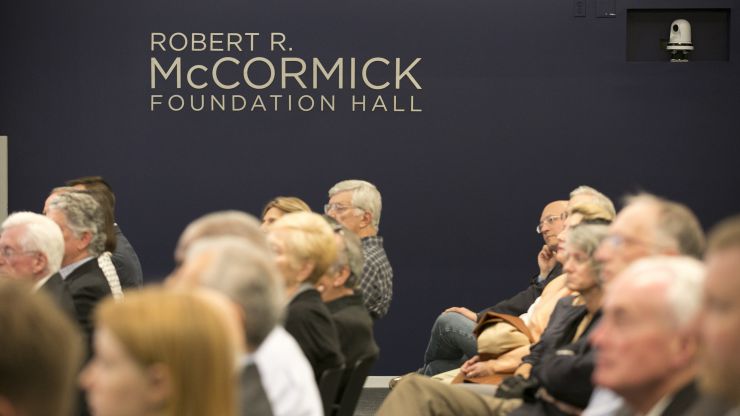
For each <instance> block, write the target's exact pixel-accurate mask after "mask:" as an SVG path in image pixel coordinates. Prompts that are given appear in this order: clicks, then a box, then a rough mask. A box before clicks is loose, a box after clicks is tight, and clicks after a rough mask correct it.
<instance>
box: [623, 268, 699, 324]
mask: <svg viewBox="0 0 740 416" xmlns="http://www.w3.org/2000/svg"><path fill="white" fill-rule="evenodd" d="M704 275H705V269H704V265H703V264H702V262H700V261H699V260H696V259H695V258H692V257H688V256H653V257H646V258H644V259H640V260H637V261H635V262H634V263H632V264H631V265H630V266H629V267H627V269H626V270H625V271H624V272H622V273H621V277H620V279H625V280H628V281H630V282H633V283H637V284H638V285H651V284H658V285H664V287H665V302H666V306H667V307H668V309H669V314H670V315H671V317H672V318H673V324H675V325H676V326H677V327H678V328H685V327H687V326H689V325H690V324H692V323H693V322H694V320H695V318H696V317H697V316H698V314H699V311H700V309H701V303H702V296H703V286H704Z"/></svg>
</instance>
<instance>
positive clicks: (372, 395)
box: [355, 387, 390, 416]
mask: <svg viewBox="0 0 740 416" xmlns="http://www.w3.org/2000/svg"><path fill="white" fill-rule="evenodd" d="M389 392H390V390H388V388H387V387H382V388H380V387H379V388H367V387H366V388H364V389H362V395H360V401H359V402H358V403H357V407H356V408H355V416H372V415H374V414H375V413H376V412H377V411H378V408H380V405H381V404H382V403H383V400H385V396H387V395H388V393H389Z"/></svg>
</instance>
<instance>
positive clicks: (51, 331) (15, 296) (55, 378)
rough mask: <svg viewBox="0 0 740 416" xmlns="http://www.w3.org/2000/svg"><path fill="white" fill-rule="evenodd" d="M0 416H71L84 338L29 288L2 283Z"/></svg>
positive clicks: (49, 302) (0, 288)
mask: <svg viewBox="0 0 740 416" xmlns="http://www.w3.org/2000/svg"><path fill="white" fill-rule="evenodd" d="M0 333H1V334H2V337H3V340H2V348H0V414H1V415H3V416H6V415H7V416H14V415H18V416H70V415H72V414H73V413H72V411H73V405H74V399H75V394H74V393H75V382H74V381H75V377H76V375H77V372H78V371H79V368H80V364H81V362H82V356H83V347H82V337H81V336H80V333H79V330H78V329H77V327H76V326H75V325H74V324H73V323H72V321H71V320H70V319H69V318H67V317H66V316H64V314H60V313H59V310H58V309H57V308H56V306H55V305H54V304H53V302H52V301H51V300H49V299H48V298H47V297H46V296H43V295H42V296H39V295H35V294H32V293H31V291H30V290H29V287H28V286H27V284H23V283H22V282H13V281H6V280H3V279H0Z"/></svg>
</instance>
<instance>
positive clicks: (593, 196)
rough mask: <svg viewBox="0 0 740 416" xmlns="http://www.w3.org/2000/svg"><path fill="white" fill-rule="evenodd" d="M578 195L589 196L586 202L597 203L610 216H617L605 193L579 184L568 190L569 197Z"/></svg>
mask: <svg viewBox="0 0 740 416" xmlns="http://www.w3.org/2000/svg"><path fill="white" fill-rule="evenodd" d="M579 195H585V196H589V197H590V198H589V200H588V202H590V203H592V204H595V205H598V206H599V207H601V208H602V209H604V210H605V211H606V212H607V213H609V214H610V215H611V217H612V218H614V217H616V216H617V210H616V209H615V208H614V203H613V202H612V200H611V199H609V197H607V196H606V195H604V194H602V193H601V192H599V191H597V190H596V189H594V188H592V187H590V186H586V185H581V186H579V187H577V188H576V189H574V190H572V191H571V192H570V197H571V198H573V197H576V196H579Z"/></svg>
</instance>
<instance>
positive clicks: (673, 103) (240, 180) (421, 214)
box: [0, 0, 740, 374]
mask: <svg viewBox="0 0 740 416" xmlns="http://www.w3.org/2000/svg"><path fill="white" fill-rule="evenodd" d="M617 3H618V4H617V9H616V17H614V18H596V17H595V13H596V10H595V4H596V2H595V1H594V0H587V17H585V18H576V17H573V11H574V8H573V2H572V1H568V0H565V1H550V0H503V1H489V0H468V1H459V0H401V1H399V0H372V1H358V0H353V1H346V2H338V1H329V0H309V1H307V0H283V1H267V0H261V1H236V0H212V1H202V0H201V1H199V0H178V1H175V0H162V1H157V2H152V1H141V0H139V1H126V2H122V1H119V2H103V1H83V0H70V1H65V2H58V1H46V0H42V1H40V2H19V1H14V2H3V3H2V5H0V134H3V135H8V136H9V138H10V143H9V147H10V161H9V164H10V165H9V170H10V197H9V205H10V208H11V210H24V209H30V210H37V211H39V210H40V209H41V207H42V203H43V200H44V198H45V196H46V194H47V192H48V190H49V189H50V188H51V187H53V186H56V185H60V184H61V183H62V182H63V181H64V180H65V179H68V178H72V177H76V176H81V175H89V174H102V175H104V176H105V177H106V178H108V179H109V180H110V181H111V182H112V184H113V185H114V187H115V190H116V193H117V196H118V198H119V204H118V221H119V223H120V224H121V227H122V228H123V230H124V232H125V233H126V234H127V236H128V237H129V239H130V240H131V242H132V243H133V244H134V245H135V247H136V249H137V251H138V252H139V255H140V257H141V260H142V263H143V266H144V270H145V273H146V275H147V279H148V280H149V281H156V280H158V279H161V278H162V276H164V275H166V274H167V272H168V271H169V270H170V269H171V267H172V260H171V257H172V251H173V248H174V245H175V242H176V239H177V237H178V235H179V233H180V231H181V230H182V229H183V227H184V226H185V225H186V224H187V223H188V222H189V221H191V220H192V219H194V218H195V217H197V216H199V215H201V214H203V213H206V212H209V211H213V210H218V209H226V208H236V209H242V210H245V211H248V212H251V213H254V214H258V213H259V211H260V210H261V207H262V205H263V204H264V203H265V202H266V201H267V200H268V199H270V198H271V197H273V196H275V195H296V196H300V197H301V198H304V199H305V200H306V201H308V202H309V203H310V205H311V206H312V207H313V208H314V209H315V210H320V208H321V206H322V205H323V203H324V202H325V199H326V198H325V194H326V191H327V190H328V188H329V187H330V186H331V185H332V184H333V183H335V182H336V181H338V180H341V179H345V178H355V177H357V178H365V179H367V180H370V181H372V182H374V183H376V184H377V185H378V187H379V188H380V190H381V191H382V193H383V202H384V211H383V215H382V222H381V234H382V235H383V236H384V237H385V238H386V249H387V251H388V255H389V257H390V260H391V262H392V263H393V266H394V270H395V279H396V280H395V296H394V299H393V304H392V307H391V311H390V314H389V315H388V316H387V317H386V318H385V319H383V320H382V321H381V322H379V323H378V325H377V338H378V340H379V344H380V346H381V348H382V358H381V360H380V362H379V363H378V365H377V366H376V369H375V371H374V373H375V374H398V373H403V372H406V371H410V370H413V369H415V368H417V367H418V366H419V365H420V364H421V358H422V354H423V350H424V347H425V343H426V339H427V336H428V331H429V327H430V325H431V323H432V321H433V319H434V317H435V316H436V314H438V313H439V312H440V311H441V310H443V309H444V308H445V307H448V306H455V305H461V306H462V305H464V306H469V307H471V308H482V307H485V306H488V305H489V304H492V303H493V302H495V301H497V300H499V299H501V298H503V297H505V296H507V295H510V294H513V293H514V292H515V291H517V290H518V289H520V288H522V287H523V286H524V285H525V284H526V282H527V279H528V278H529V277H530V276H531V275H533V274H534V273H536V261H535V257H536V254H537V251H538V247H539V246H540V244H541V240H540V239H539V237H538V236H537V235H536V234H535V233H534V228H535V225H536V223H537V220H538V218H539V214H540V210H541V208H542V206H543V205H544V204H545V203H546V202H548V201H550V200H553V199H559V198H565V197H567V193H568V192H569V191H570V190H571V189H572V188H573V187H575V186H577V185H580V184H590V185H592V186H595V187H597V188H599V189H601V190H603V191H604V192H605V193H606V194H608V195H610V196H612V197H614V198H615V199H618V198H619V197H621V196H622V195H623V194H625V193H626V192H630V191H635V190H638V189H646V190H650V191H653V192H656V193H658V194H661V195H664V196H667V197H670V198H674V199H677V200H680V201H684V202H686V203H687V204H689V205H690V206H691V207H692V208H694V209H695V210H696V212H697V213H698V215H699V217H700V219H701V221H702V223H703V224H704V226H706V227H708V226H711V225H712V224H714V223H715V222H716V221H718V220H719V219H720V218H722V217H724V216H727V215H729V214H731V213H734V212H737V211H739V209H738V208H739V207H740V197H739V196H738V189H740V170H739V169H738V163H737V160H738V157H739V156H740V145H739V144H738V137H739V136H738V133H739V132H740V66H738V61H737V60H738V57H739V56H740V55H739V54H738V52H740V51H739V50H738V48H740V32H738V31H739V30H740V25H738V24H736V22H735V21H734V20H735V19H734V15H736V14H737V13H738V11H739V10H738V6H737V5H736V4H734V3H735V2H733V1H731V0H694V1H689V0H671V1H659V0H640V1H638V0H624V1H619V2H617ZM682 7H687V8H696V7H707V8H726V9H730V12H731V13H730V15H731V18H730V33H729V38H730V41H729V48H730V50H729V53H728V56H729V61H714V62H711V61H710V62H694V63H689V64H669V63H661V62H643V63H640V62H627V61H626V39H627V33H626V31H627V19H626V14H627V13H626V10H627V9H628V8H651V9H656V8H682ZM152 31H160V32H175V31H182V32H186V33H187V32H193V31H198V32H229V31H236V32H250V31H255V32H262V33H264V32H284V33H285V34H286V35H287V38H288V42H289V44H291V46H293V47H294V48H295V51H296V55H297V56H302V57H304V58H309V59H310V58H311V57H314V56H316V57H323V58H326V59H329V58H332V57H333V58H336V57H357V58H358V59H367V58H369V57H373V56H385V57H388V58H394V57H402V58H403V59H404V60H407V61H410V60H411V59H413V58H415V57H421V58H422V61H421V63H420V64H419V65H418V67H417V68H416V69H414V75H415V77H416V78H417V79H418V80H419V82H420V83H421V85H422V88H423V89H422V90H421V91H416V90H414V89H412V88H409V85H404V89H403V90H402V91H399V92H397V93H399V94H401V95H404V96H408V95H410V94H413V95H414V96H415V98H416V105H417V106H418V107H420V108H421V109H422V110H423V111H422V112H420V113H409V112H405V113H371V112H364V113H363V112H352V111H349V109H348V106H347V105H346V104H342V105H340V104H339V102H338V104H337V107H338V108H337V111H335V112H323V113H321V112H308V113H301V112H277V113H275V112H269V113H264V114H263V113H221V112H206V113H196V112H192V111H190V112H169V111H156V112H150V111H149V99H148V95H149V94H150V93H151V90H150V88H149V59H150V57H151V56H152V53H151V52H150V51H149V49H148V46H149V45H148V41H149V33H150V32H152ZM667 36H668V27H667V26H666V30H665V37H667ZM694 36H695V38H696V39H697V40H696V42H697V44H698V43H699V38H700V37H701V33H694ZM646 42H654V43H656V44H658V43H659V42H658V40H657V39H648V40H646ZM254 54H255V55H257V54H259V55H265V56H268V57H270V58H275V59H279V58H280V56H287V55H285V54H283V55H280V54H272V55H270V54H269V53H268V52H267V51H266V50H265V48H261V49H260V50H259V51H255V52H254ZM215 55H218V54H215ZM215 55H214V56H215ZM222 55H225V54H222ZM163 56H169V57H172V56H174V55H163ZM183 56H187V57H188V58H192V59H196V60H197V59H204V58H203V55H198V54H193V55H192V56H191V55H189V54H183ZM249 56H251V55H250V54H245V55H242V56H240V58H245V59H246V58H247V57H249ZM192 92H193V91H192V90H190V91H188V92H187V93H192ZM209 92H213V90H212V89H211V90H209ZM241 92H242V93H244V94H248V93H251V92H250V91H241ZM291 92H292V93H294V94H300V93H301V91H300V90H299V89H297V88H292V89H291ZM326 92H327V93H329V94H332V93H336V94H338V95H340V96H341V97H344V98H343V101H342V102H345V103H346V100H347V97H349V96H350V95H351V94H352V92H351V91H346V90H345V91H337V90H336V89H330V90H327V91H326ZM357 93H362V94H371V93H372V91H369V90H368V89H362V90H360V91H358V92H357ZM383 93H384V94H386V95H387V96H389V95H392V94H393V93H394V91H392V90H386V91H384V92H383ZM338 101H339V100H338Z"/></svg>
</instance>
